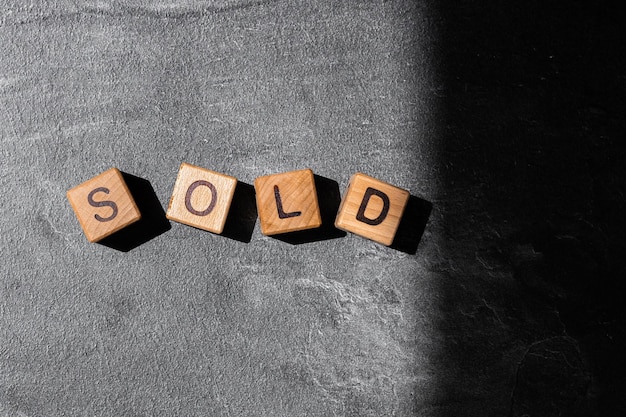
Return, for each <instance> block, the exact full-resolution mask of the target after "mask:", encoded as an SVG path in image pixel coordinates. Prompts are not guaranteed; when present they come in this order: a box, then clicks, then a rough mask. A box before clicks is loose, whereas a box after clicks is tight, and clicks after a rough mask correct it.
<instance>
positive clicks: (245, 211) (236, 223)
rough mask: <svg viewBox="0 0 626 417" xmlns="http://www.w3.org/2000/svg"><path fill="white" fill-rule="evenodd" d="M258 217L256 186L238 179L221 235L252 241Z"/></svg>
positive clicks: (240, 240)
mask: <svg viewBox="0 0 626 417" xmlns="http://www.w3.org/2000/svg"><path fill="white" fill-rule="evenodd" d="M256 218H257V208H256V200H255V193H254V187H253V186H252V185H250V184H246V183H244V182H240V181H238V182H237V186H236V187H235V194H234V195H233V201H232V203H231V205H230V211H229V212H228V217H227V218H226V224H224V231H223V232H222V234H221V236H224V237H227V238H229V239H233V240H237V241H239V242H243V243H250V240H252V232H253V231H254V224H255V223H256Z"/></svg>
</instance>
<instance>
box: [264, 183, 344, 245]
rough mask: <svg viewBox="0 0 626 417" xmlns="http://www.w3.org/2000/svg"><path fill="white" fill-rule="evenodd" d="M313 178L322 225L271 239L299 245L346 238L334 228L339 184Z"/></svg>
mask: <svg viewBox="0 0 626 417" xmlns="http://www.w3.org/2000/svg"><path fill="white" fill-rule="evenodd" d="M313 178H314V181H315V189H316V191H317V201H318V204H319V207H320V217H321V218H322V225H321V226H320V227H318V228H316V229H309V230H301V231H298V232H291V233H284V234H280V235H274V236H272V237H273V238H275V239H278V240H280V241H283V242H285V243H289V244H291V245H300V244H303V243H311V242H318V241H322V240H329V239H337V238H340V237H345V236H346V232H344V231H342V230H339V229H337V228H336V227H335V217H336V216H337V211H338V210H339V204H340V203H341V193H340V191H339V184H337V181H334V180H331V179H329V178H326V177H321V176H319V175H317V174H314V175H313Z"/></svg>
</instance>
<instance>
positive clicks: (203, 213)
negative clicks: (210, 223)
mask: <svg viewBox="0 0 626 417" xmlns="http://www.w3.org/2000/svg"><path fill="white" fill-rule="evenodd" d="M201 185H204V186H205V187H207V188H208V189H209V190H211V203H210V204H209V207H207V208H206V209H205V210H202V211H198V210H196V209H194V208H193V207H192V206H191V195H192V194H193V192H194V190H195V189H196V188H198V187H199V186H201ZM215 204H217V190H216V189H215V186H214V185H213V184H211V183H210V182H208V181H204V180H198V181H194V182H193V183H191V185H190V186H189V188H188V189H187V193H186V194H185V207H186V208H187V210H189V212H190V213H191V214H195V215H196V216H206V215H207V214H209V213H210V212H212V211H213V209H214V208H215Z"/></svg>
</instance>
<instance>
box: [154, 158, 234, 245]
mask: <svg viewBox="0 0 626 417" xmlns="http://www.w3.org/2000/svg"><path fill="white" fill-rule="evenodd" d="M236 186H237V178H235V177H231V176H229V175H226V174H221V173H219V172H215V171H211V170H208V169H205V168H200V167H197V166H194V165H190V164H185V163H183V164H182V165H181V166H180V170H179V171H178V176H177V177H176V183H175V184H174V191H173V192H172V198H171V199H170V204H169V207H168V208H167V213H166V217H167V218H168V219H170V220H173V221H175V222H179V223H183V224H186V225H188V226H193V227H197V228H198V229H202V230H207V231H209V232H213V233H217V234H220V233H222V232H223V231H224V224H225V223H226V217H227V216H228V211H229V209H230V204H231V203H232V200H233V195H234V194H235V187H236Z"/></svg>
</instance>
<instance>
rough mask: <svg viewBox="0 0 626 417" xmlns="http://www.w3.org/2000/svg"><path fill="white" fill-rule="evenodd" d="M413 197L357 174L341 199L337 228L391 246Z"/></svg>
mask: <svg viewBox="0 0 626 417" xmlns="http://www.w3.org/2000/svg"><path fill="white" fill-rule="evenodd" d="M409 195H410V194H409V192H408V191H406V190H403V189H401V188H398V187H395V186H393V185H391V184H388V183H386V182H384V181H380V180H377V179H376V178H372V177H370V176H368V175H365V174H362V173H356V174H354V175H353V176H352V178H351V179H350V183H349V185H348V189H347V190H346V193H345V194H344V196H343V199H342V200H341V205H340V206H339V212H338V214H337V218H336V219H335V227H336V228H338V229H341V230H344V231H346V232H351V233H354V234H357V235H359V236H363V237H365V238H368V239H371V240H373V241H375V242H378V243H382V244H383V245H387V246H389V245H391V244H392V243H393V239H394V237H395V235H396V232H397V230H398V226H399V224H400V219H401V218H402V214H403V213H404V209H405V207H406V205H407V202H408V200H409Z"/></svg>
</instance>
